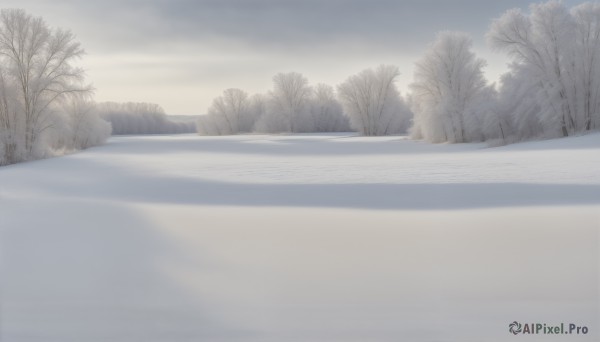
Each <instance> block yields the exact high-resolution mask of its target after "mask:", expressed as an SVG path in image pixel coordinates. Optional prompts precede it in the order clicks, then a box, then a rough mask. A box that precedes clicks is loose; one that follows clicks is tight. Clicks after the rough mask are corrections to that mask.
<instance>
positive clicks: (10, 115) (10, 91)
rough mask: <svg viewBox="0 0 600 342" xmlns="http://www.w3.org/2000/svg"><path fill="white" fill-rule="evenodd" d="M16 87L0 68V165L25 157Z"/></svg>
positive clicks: (22, 127)
mask: <svg viewBox="0 0 600 342" xmlns="http://www.w3.org/2000/svg"><path fill="white" fill-rule="evenodd" d="M16 98H17V95H16V87H14V86H13V84H11V83H10V80H9V79H7V77H6V76H5V71H4V70H2V69H0V165H3V164H12V163H16V162H18V161H20V160H23V159H25V156H26V154H25V120H24V117H23V115H21V113H20V110H19V106H18V103H17V100H16Z"/></svg>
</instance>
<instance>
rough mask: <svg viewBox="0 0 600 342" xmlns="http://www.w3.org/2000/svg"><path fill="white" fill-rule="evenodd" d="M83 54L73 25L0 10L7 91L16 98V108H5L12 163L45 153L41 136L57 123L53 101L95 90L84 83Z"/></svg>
mask: <svg viewBox="0 0 600 342" xmlns="http://www.w3.org/2000/svg"><path fill="white" fill-rule="evenodd" d="M83 53H84V51H83V49H82V48H81V46H80V44H79V42H77V41H76V40H75V36H74V35H73V34H72V33H71V32H70V31H68V30H63V29H55V28H50V27H49V26H48V25H47V24H46V23H45V21H44V20H43V19H42V18H40V17H34V16H31V15H29V14H27V13H26V12H25V11H23V10H20V9H4V10H2V11H1V12H0V68H2V78H3V80H2V83H3V88H4V93H5V94H6V93H7V92H6V89H7V88H12V92H11V95H10V96H14V101H15V103H14V107H13V109H11V110H9V111H8V112H2V113H0V115H3V116H4V118H3V119H1V120H2V122H3V125H4V128H3V131H4V132H9V133H6V134H9V137H8V138H6V139H8V140H9V141H11V142H10V143H9V144H8V145H5V151H4V158H6V160H7V162H8V163H12V162H17V161H19V160H25V159H29V158H32V157H35V156H36V155H42V154H43V153H45V151H44V150H45V146H43V144H42V141H43V139H42V138H43V137H42V135H43V134H44V133H46V132H47V131H48V130H50V129H52V127H53V125H54V124H55V122H53V120H52V117H53V116H52V115H51V113H52V109H53V106H54V105H56V103H57V102H58V101H60V100H61V99H62V98H63V97H64V96H65V95H67V94H73V93H86V92H89V91H90V88H89V87H88V86H85V85H83V84H82V82H83V80H84V72H83V69H81V68H78V67H75V65H74V62H75V61H76V60H78V59H79V58H80V57H81V56H82V55H83ZM15 115H16V116H18V119H16V120H14V118H13V119H11V116H13V117H14V116H15ZM7 125H8V127H7ZM3 140H5V139H3ZM15 144H17V145H22V146H15ZM7 146H8V147H7Z"/></svg>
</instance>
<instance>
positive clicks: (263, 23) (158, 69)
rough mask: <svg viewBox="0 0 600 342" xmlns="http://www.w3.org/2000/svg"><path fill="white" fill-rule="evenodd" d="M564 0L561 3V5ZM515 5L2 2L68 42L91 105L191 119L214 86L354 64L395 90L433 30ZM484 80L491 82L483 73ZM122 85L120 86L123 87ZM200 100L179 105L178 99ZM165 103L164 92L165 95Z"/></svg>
mask: <svg viewBox="0 0 600 342" xmlns="http://www.w3.org/2000/svg"><path fill="white" fill-rule="evenodd" d="M570 2H574V1H566V3H567V4H568V5H571V4H570ZM525 4H526V3H524V2H523V1H522V0H505V1H501V2H500V1H498V2H488V1H481V0H453V1H434V0H404V1H402V0H302V1H295V0H199V1H197V0H104V1H87V0H54V1H51V2H50V1H46V0H5V1H3V6H4V7H21V8H25V9H26V10H27V11H29V12H31V13H33V14H35V15H41V16H43V17H44V18H45V19H46V21H47V22H48V23H49V24H51V25H53V26H60V27H66V28H70V29H71V30H73V32H74V33H76V34H77V36H78V39H79V40H80V41H81V42H82V44H83V46H84V47H85V49H86V50H87V52H88V54H89V55H88V57H87V59H86V60H85V61H84V63H85V67H86V68H87V69H88V70H89V76H90V78H91V80H92V81H93V82H94V83H95V85H96V87H97V89H98V92H97V94H98V98H99V99H101V100H116V101H126V100H128V98H127V97H128V96H130V97H131V100H137V101H148V102H152V101H156V100H157V99H160V100H161V101H164V102H162V103H161V104H162V105H163V106H164V107H165V108H166V109H167V110H168V111H171V112H173V113H201V112H204V111H205V109H206V107H207V106H208V105H209V104H210V99H211V98H212V97H215V96H218V95H219V94H220V93H221V91H222V90H223V88H228V87H243V88H245V89H246V90H247V91H249V92H259V91H265V90H266V89H265V87H268V85H269V84H270V79H271V76H272V75H273V74H274V73H275V72H278V71H290V70H295V71H298V72H302V73H304V74H305V75H307V76H309V77H310V78H311V81H314V82H315V83H316V82H325V83H330V84H333V85H335V84H336V83H337V82H341V81H343V79H344V78H345V77H347V76H349V75H351V74H353V73H356V72H358V71H360V70H361V69H363V68H366V67H372V66H375V65H377V64H380V63H391V64H396V65H399V67H400V69H401V71H402V72H403V76H402V77H401V81H400V85H401V86H402V87H404V86H405V85H406V84H408V83H409V81H410V78H411V76H412V64H413V63H414V61H416V59H417V58H418V57H419V56H420V55H421V54H422V53H423V52H424V50H425V49H426V47H427V45H428V44H429V42H431V41H432V40H433V39H434V37H435V33H436V32H437V31H440V30H458V31H465V32H469V33H471V34H472V35H473V38H474V41H475V45H476V47H477V49H478V51H482V53H484V54H486V53H487V55H486V56H484V57H490V56H491V57H494V58H495V60H494V61H495V62H496V61H498V62H496V63H498V64H499V65H500V66H498V65H492V68H493V69H494V70H496V73H499V72H501V70H502V61H501V59H498V58H496V56H494V55H493V54H491V53H489V52H487V51H486V47H485V44H484V34H485V31H487V28H488V26H489V25H490V23H491V20H492V19H493V18H495V17H498V16H500V15H501V14H502V13H503V12H504V11H505V10H507V9H509V8H512V7H516V6H519V7H524V6H526V5H525ZM492 77H493V75H492ZM128 85H129V86H128ZM194 92H197V93H200V92H201V94H199V95H197V96H192V98H191V99H187V98H186V99H184V98H182V94H185V96H190V94H194ZM169 94H170V95H169Z"/></svg>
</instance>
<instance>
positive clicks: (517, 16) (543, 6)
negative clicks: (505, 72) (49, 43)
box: [488, 1, 600, 138]
mask: <svg viewBox="0 0 600 342" xmlns="http://www.w3.org/2000/svg"><path fill="white" fill-rule="evenodd" d="M488 39H489V41H490V43H491V44H492V46H493V47H495V48H497V49H499V50H502V51H505V52H507V53H508V54H509V55H510V56H511V57H512V58H513V63H512V65H511V70H510V74H509V76H506V77H505V80H507V81H508V82H507V84H506V85H503V91H504V92H507V93H511V92H514V91H513V89H511V88H510V87H513V88H514V87H517V88H519V89H522V92H521V94H523V91H524V92H526V93H527V96H519V97H518V99H519V102H518V105H517V106H516V108H515V109H516V110H517V111H516V112H515V122H516V123H517V125H516V126H517V127H518V128H519V129H518V131H519V136H520V137H521V138H523V137H533V136H546V137H553V136H568V135H571V134H573V133H575V132H581V131H587V130H591V129H597V128H598V127H600V5H599V4H593V3H584V4H582V5H579V6H576V7H574V8H572V9H571V10H569V9H568V8H567V7H566V6H565V5H564V4H563V3H562V2H559V1H549V2H546V3H540V4H533V5H531V7H530V13H528V14H525V13H523V12H521V11H520V10H519V9H513V10H510V11H507V12H506V13H505V14H504V15H502V16H501V17H500V18H498V19H496V20H495V21H494V22H493V24H492V26H491V29H490V32H489V33H488ZM509 85H510V87H509ZM503 97H504V98H506V99H507V101H509V102H515V99H514V98H512V99H511V98H510V97H509V96H503ZM507 107H508V105H507ZM531 108H536V110H530V109H531Z"/></svg>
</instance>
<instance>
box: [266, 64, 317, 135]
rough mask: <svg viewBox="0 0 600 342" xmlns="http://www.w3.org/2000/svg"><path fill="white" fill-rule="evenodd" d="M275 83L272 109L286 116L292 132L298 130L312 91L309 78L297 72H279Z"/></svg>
mask: <svg viewBox="0 0 600 342" xmlns="http://www.w3.org/2000/svg"><path fill="white" fill-rule="evenodd" d="M273 85H274V90H273V92H272V94H271V97H272V102H273V103H272V106H271V109H272V110H273V111H276V112H277V113H276V114H278V115H281V116H283V117H284V118H285V121H287V122H288V124H289V131H290V132H292V133H293V132H296V131H297V129H296V126H297V125H298V122H299V121H301V120H302V119H303V116H305V115H306V114H307V101H308V98H309V96H310V93H311V88H310V87H309V86H308V80H307V79H306V77H304V76H302V74H299V73H297V72H290V73H279V74H277V75H275V76H274V77H273Z"/></svg>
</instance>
